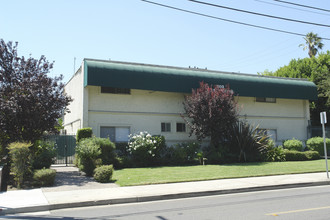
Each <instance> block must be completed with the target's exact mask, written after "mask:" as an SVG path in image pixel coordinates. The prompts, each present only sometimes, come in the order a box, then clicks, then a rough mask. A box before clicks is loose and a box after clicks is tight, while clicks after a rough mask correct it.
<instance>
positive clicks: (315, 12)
mask: <svg viewBox="0 0 330 220" xmlns="http://www.w3.org/2000/svg"><path fill="white" fill-rule="evenodd" d="M255 1H256V2H261V3H265V4H269V5H276V6H279V7H283V8H290V9H293V10H297V11H304V12H309V13H313V14H319V15H325V16H330V14H327V13H321V12H317V11H311V10H306V9H301V8H295V7H290V6H285V5H281V4H276V3H271V2H267V1H263V0H255Z"/></svg>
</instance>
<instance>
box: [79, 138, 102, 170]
mask: <svg viewBox="0 0 330 220" xmlns="http://www.w3.org/2000/svg"><path fill="white" fill-rule="evenodd" d="M100 154H101V149H100V146H98V145H97V144H96V143H95V142H94V141H93V139H92V138H87V139H82V140H81V141H80V142H79V143H78V146H77V147H76V155H77V162H78V164H79V165H78V167H79V169H80V170H82V171H83V172H85V173H86V175H87V176H93V171H94V169H95V167H96V165H97V164H98V163H100V162H99V161H98V160H97V159H98V156H99V155H100Z"/></svg>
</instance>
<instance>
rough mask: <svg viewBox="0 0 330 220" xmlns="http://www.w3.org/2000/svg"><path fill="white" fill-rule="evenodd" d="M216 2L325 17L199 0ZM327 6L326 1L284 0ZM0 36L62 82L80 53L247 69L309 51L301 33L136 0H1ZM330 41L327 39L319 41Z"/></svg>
mask: <svg viewBox="0 0 330 220" xmlns="http://www.w3.org/2000/svg"><path fill="white" fill-rule="evenodd" d="M154 1H155V2H158V3H162V4H167V5H171V6H174V7H179V8H182V9H186V10H192V11H196V12H199V13H205V14H208V15H212V16H217V17H221V18H224V19H231V20H235V21H239V22H246V23H250V24H254V25H261V26H267V27H270V28H275V29H281V30H286V31H292V32H297V33H301V34H306V33H308V32H310V31H313V32H314V33H317V34H318V35H319V36H321V37H324V38H330V28H329V27H317V26H313V25H306V24H298V23H292V22H287V21H280V20H276V19H270V18H265V17H260V16H255V15H248V14H243V13H240V12H235V11H229V10H225V9H220V8H215V7H210V6H205V5H200V4H196V3H192V2H189V1H187V0H154ZM205 1H207V2H210V3H214V4H221V5H224V6H228V7H234V8H239V9H243V10H248V11H254V12H259V13H265V14H271V15H275V16H281V17H287V18H292V19H297V20H304V21H309V22H315V23H323V24H328V25H329V24H330V13H329V12H321V11H316V10H312V9H306V8H305V9H304V8H300V7H296V6H292V5H291V6H290V5H287V4H282V3H279V2H276V1H273V0H222V1H219V0H205ZM287 1H290V2H296V3H300V4H305V5H312V6H315V7H320V8H325V9H330V4H329V0H318V1H310V0H299V1H298V0H287ZM0 7H1V13H0V38H2V39H4V40H5V41H6V42H8V41H18V42H19V46H18V51H19V55H24V56H29V54H32V57H34V58H39V57H40V55H45V56H46V57H47V59H48V60H49V61H55V66H54V69H53V70H52V71H51V73H50V76H57V75H60V74H63V75H64V77H65V78H64V81H65V82H66V81H68V80H69V79H70V78H71V76H72V74H73V70H74V57H76V67H75V68H76V69H77V68H78V67H79V65H80V64H81V62H82V60H83V59H84V58H94V59H105V60H108V59H111V60H116V61H127V62H139V63H147V64H159V65H170V66H179V67H188V66H196V67H200V68H205V67H207V68H208V69H212V70H220V71H228V72H241V73H252V74H257V72H263V71H264V70H266V69H268V70H270V71H274V70H276V69H278V68H279V67H281V66H284V65H287V64H288V63H289V61H290V60H291V59H293V58H304V57H307V56H308V55H307V51H303V49H302V48H301V47H298V45H299V44H301V43H304V40H303V38H302V37H300V36H294V35H288V34H283V33H277V32H272V31H266V30H261V29H256V28H251V27H246V26H242V25H238V24H232V23H228V22H224V21H219V20H215V19H211V18H205V17H201V16H197V15H192V14H188V13H184V12H180V11H176V10H171V9H168V8H164V7H159V6H155V5H152V4H148V3H145V2H143V1H140V0H93V1H92V0H89V1H87V0H56V1H41V0H30V1H26V0H3V1H2V2H1V4H0ZM297 9H301V10H304V11H301V10H297ZM323 43H324V44H325V47H324V49H323V50H322V51H324V52H325V51H327V50H329V48H330V41H323Z"/></svg>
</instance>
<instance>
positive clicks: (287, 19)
mask: <svg viewBox="0 0 330 220" xmlns="http://www.w3.org/2000/svg"><path fill="white" fill-rule="evenodd" d="M188 1H191V2H194V3H198V4H203V5H208V6H213V7H217V8H223V9H228V10H232V11H238V12H243V13H248V14H253V15H258V16H264V17H268V18H274V19H280V20H285V21H291V22H297V23H303V24H309V25H316V26H321V27H330V25H327V24H319V23H314V22H309V21H301V20H295V19H291V18H283V17H278V16H273V15H268V14H262V13H257V12H252V11H246V10H241V9H237V8H231V7H226V6H222V5H217V4H212V3H208V2H202V1H196V0H188Z"/></svg>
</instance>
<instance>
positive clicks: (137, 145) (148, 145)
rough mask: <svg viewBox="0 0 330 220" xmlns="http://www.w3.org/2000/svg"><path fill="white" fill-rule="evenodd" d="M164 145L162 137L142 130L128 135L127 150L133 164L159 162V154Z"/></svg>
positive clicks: (139, 165)
mask: <svg viewBox="0 0 330 220" xmlns="http://www.w3.org/2000/svg"><path fill="white" fill-rule="evenodd" d="M165 147H166V145H165V139H164V137H159V136H154V137H152V136H151V135H150V134H149V133H148V132H146V131H144V132H140V133H137V134H134V135H130V140H129V143H128V152H129V153H130V156H131V158H132V162H133V163H134V165H135V166H138V167H146V166H155V165H159V164H160V163H161V162H160V160H161V154H162V151H163V150H164V149H165Z"/></svg>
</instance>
